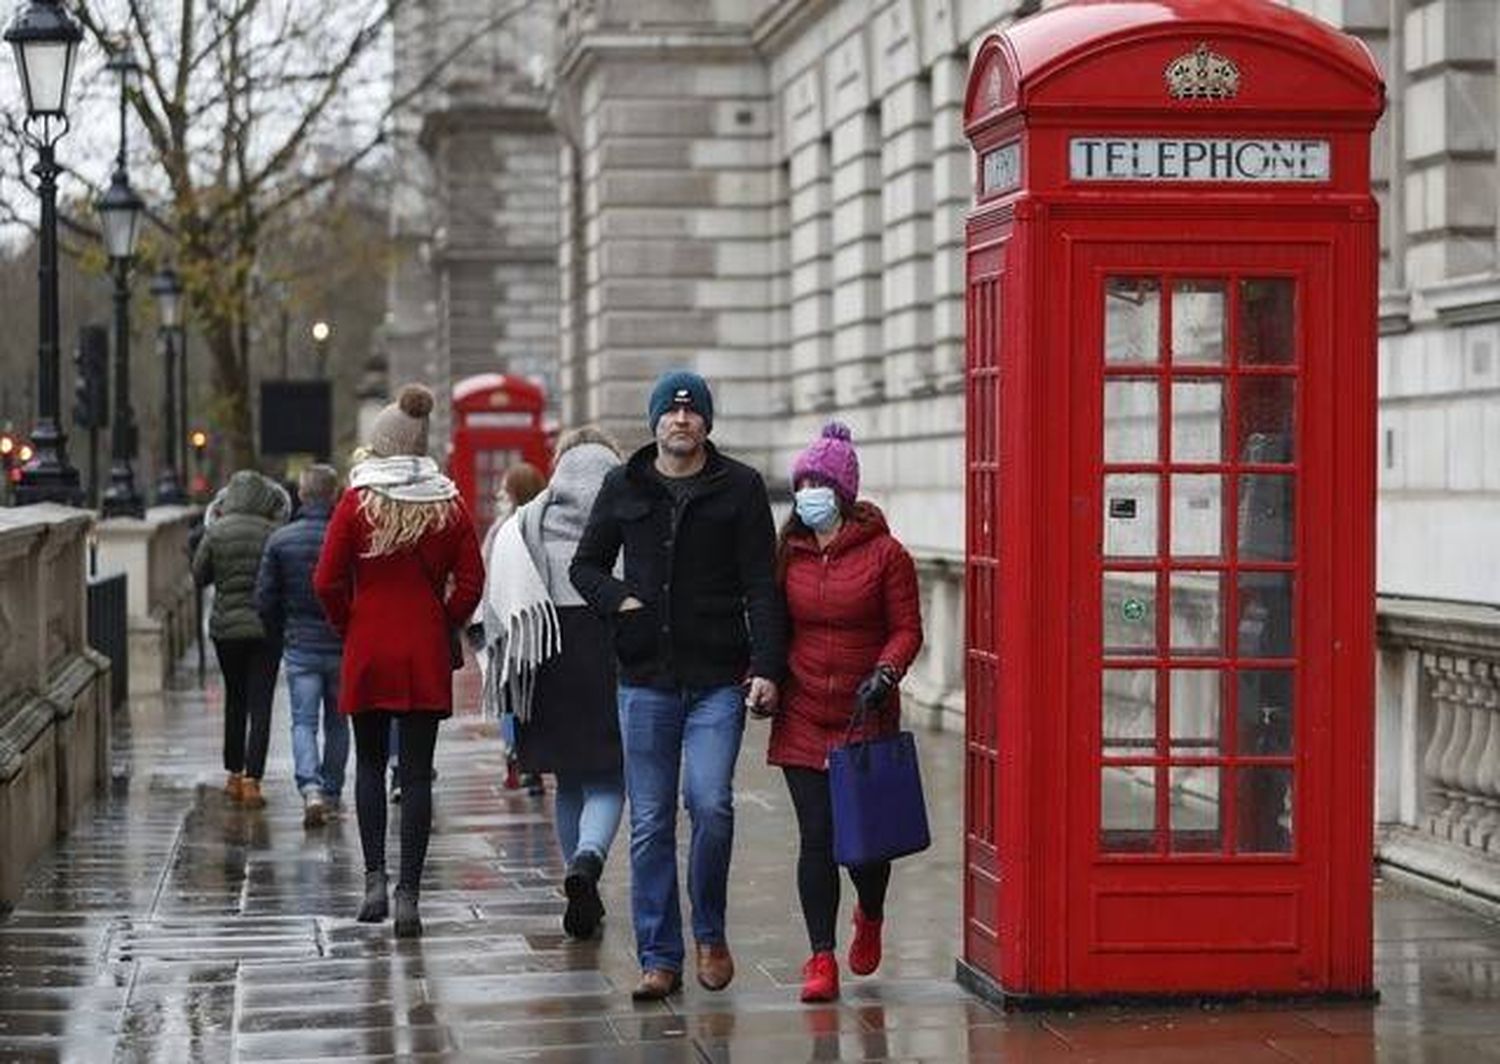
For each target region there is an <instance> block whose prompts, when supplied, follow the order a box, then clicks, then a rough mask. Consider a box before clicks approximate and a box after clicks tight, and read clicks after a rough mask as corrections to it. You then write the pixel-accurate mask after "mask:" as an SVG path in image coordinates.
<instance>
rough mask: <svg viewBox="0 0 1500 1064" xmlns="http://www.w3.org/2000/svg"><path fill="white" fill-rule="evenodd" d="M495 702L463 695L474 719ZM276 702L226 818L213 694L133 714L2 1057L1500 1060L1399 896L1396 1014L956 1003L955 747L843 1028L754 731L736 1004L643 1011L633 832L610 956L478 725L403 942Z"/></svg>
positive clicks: (1497, 1019) (6, 1003)
mask: <svg viewBox="0 0 1500 1064" xmlns="http://www.w3.org/2000/svg"><path fill="white" fill-rule="evenodd" d="M472 679H473V678H472V677H471V676H469V675H461V676H460V678H459V682H460V687H461V689H465V692H466V693H467V689H468V688H469V686H470V685H471V684H472ZM182 682H183V683H184V684H186V683H187V681H186V679H185V678H184V679H183V681H182ZM278 699H279V700H278V703H277V707H276V712H275V719H274V723H273V730H272V747H271V766H270V768H269V770H268V772H267V781H268V786H267V795H268V799H269V801H270V805H269V808H267V809H266V810H265V811H264V812H261V813H251V812H246V811H243V810H240V809H237V808H232V807H229V806H227V805H226V804H225V802H224V800H223V798H222V796H221V795H220V794H219V791H218V787H219V785H220V783H221V782H222V773H221V772H220V770H219V760H218V748H219V739H220V721H221V717H220V712H219V708H218V707H219V695H218V691H217V687H216V686H215V685H214V684H213V681H212V679H211V681H210V689H209V690H208V691H207V692H200V691H198V690H197V689H196V688H189V687H184V688H183V689H180V690H177V691H174V692H172V693H170V694H169V695H168V696H167V697H166V698H165V699H164V700H158V701H156V702H142V701H138V702H136V703H135V704H134V705H133V706H132V707H131V712H130V713H128V714H124V713H122V714H120V715H119V717H118V718H117V731H116V737H115V738H116V746H115V755H114V761H115V782H114V786H113V787H112V789H111V791H110V794H109V795H108V796H107V798H106V799H104V800H102V801H101V802H99V803H98V804H97V805H96V806H95V809H94V811H93V813H92V815H91V816H88V817H86V818H85V820H84V821H82V822H81V823H80V824H79V825H77V827H76V830H75V831H74V833H73V835H72V836H71V837H70V838H69V839H68V840H67V841H66V842H65V843H64V844H63V845H62V846H60V847H59V848H58V849H57V850H56V851H55V853H54V854H53V855H52V856H51V857H50V858H49V859H47V860H45V861H44V862H42V863H41V864H40V865H39V866H38V867H37V868H36V869H34V870H33V874H32V877H31V882H30V886H29V889H28V892H27V894H26V895H25V897H24V898H23V900H22V902H21V903H20V905H19V906H18V907H17V909H16V911H15V912H14V913H13V914H11V916H10V917H9V918H8V919H6V920H3V921H0V1060H78V1061H89V1062H94V1061H107V1060H111V1059H113V1060H120V1061H137V1060H142V1061H144V1060H162V1061H185V1060H204V1061H229V1060H235V1061H251V1060H271V1059H279V1060H320V1061H321V1060H378V1059H390V1058H392V1057H400V1058H403V1059H405V1058H410V1059H420V1060H454V1061H460V1060H461V1061H471V1060H475V1061H478V1060H513V1059H526V1060H532V1061H542V1062H549V1064H550V1062H564V1061H608V1062H609V1064H627V1062H631V1061H642V1062H646V1061H649V1062H653V1064H654V1062H664V1064H670V1062H676V1061H731V1060H738V1061H741V1062H751V1064H762V1062H770V1061H791V1060H839V1059H845V1060H932V1061H947V1060H964V1059H990V1060H1012V1061H1015V1060H1022V1061H1038V1062H1047V1061H1068V1062H1075V1061H1076V1062H1079V1064H1082V1062H1085V1061H1111V1062H1114V1061H1139V1062H1143V1064H1144V1062H1152V1064H1155V1062H1172V1061H1183V1062H1198V1061H1211V1062H1213V1064H1230V1062H1231V1061H1233V1062H1240V1061H1262V1060H1264V1061H1276V1062H1282V1064H1285V1062H1286V1061H1289V1060H1290V1061H1303V1062H1330V1064H1333V1062H1336V1064H1355V1062H1362V1061H1375V1060H1379V1061H1422V1062H1425V1064H1442V1062H1450V1061H1451V1062H1460V1064H1478V1062H1482V1061H1500V1008H1497V1007H1496V1005H1497V1002H1500V927H1497V926H1496V925H1494V924H1491V923H1488V922H1486V921H1483V920H1481V919H1479V918H1477V917H1475V916H1473V915H1470V914H1468V913H1466V912H1464V911H1462V910H1457V909H1452V908H1448V907H1446V906H1443V905H1440V904H1438V903H1436V902H1433V901H1430V900H1427V899H1425V898H1423V897H1422V896H1420V895H1416V894H1412V893H1409V892H1405V891H1401V890H1398V889H1395V888H1392V887H1389V886H1382V887H1381V888H1380V889H1379V891H1378V898H1379V907H1378V914H1379V922H1378V927H1377V932H1376V935H1377V942H1376V955H1377V962H1378V966H1379V967H1378V972H1379V978H1380V982H1381V990H1382V993H1383V995H1384V996H1383V1002H1382V1004H1381V1005H1380V1006H1379V1007H1378V1008H1369V1007H1363V1006H1342V1007H1336V1008H1335V1007H1330V1008H1303V1009H1274V1008H1253V1009H1214V1010H1197V1009H1179V1010H1152V1011H1129V1012H1127V1011H1121V1010H1096V1011H1091V1012H1084V1013H1074V1014H1068V1013H1062V1014H1055V1015H1046V1016H1031V1015H1027V1016H1006V1015H1003V1014H1001V1013H999V1012H997V1011H995V1010H993V1009H991V1008H990V1007H988V1006H987V1005H985V1004H983V1003H981V1002H979V1001H977V1000H975V999H973V998H970V997H968V996H967V995H965V994H964V993H963V992H962V991H961V990H960V989H959V988H958V987H957V986H956V984H955V983H954V982H953V980H952V973H953V958H954V953H955V948H956V942H957V934H958V926H959V898H960V894H959V888H958V882H959V875H958V863H957V862H958V852H959V851H958V838H957V835H958V830H959V829H958V825H959V824H960V815H959V810H960V806H959V798H960V787H961V781H960V771H959V766H960V765H961V763H962V762H961V757H960V746H961V744H960V741H959V739H958V737H956V736H951V735H924V736H922V737H921V743H922V747H923V753H924V758H925V761H926V766H925V768H926V773H927V783H928V787H929V792H930V794H929V797H930V801H931V802H932V816H933V822H934V826H935V829H936V833H937V834H938V836H939V841H938V843H937V845H936V846H935V848H934V850H933V851H932V852H930V853H929V854H928V855H926V856H925V857H924V858H920V859H916V860H913V861H908V862H904V863H903V864H902V865H900V866H898V868H897V871H896V874H895V877H894V880H893V883H892V896H891V908H890V916H891V919H890V924H891V926H890V929H889V934H888V937H887V948H886V962H885V964H884V966H883V967H882V968H881V971H880V973H879V975H878V976H876V977H874V978H871V979H854V978H851V977H849V976H848V975H847V973H846V975H845V978H846V982H845V988H844V997H843V1000H842V1002H841V1003H840V1004H838V1005H837V1006H827V1007H817V1008H808V1007H804V1006H801V1005H800V1004H799V1003H798V1002H797V985H798V981H799V973H798V969H799V967H800V965H801V962H802V961H803V960H804V959H805V955H806V942H805V938H804V934H803V930H802V925H801V918H800V915H799V913H798V911H797V907H796V899H795V885H794V876H793V866H794V861H795V847H796V842H795V829H794V827H793V821H792V817H791V811H790V808H789V804H788V802H787V799H786V795H785V790H784V788H783V786H782V783H781V780H780V778H779V776H778V775H775V774H773V773H772V772H771V771H770V770H769V769H767V768H766V767H765V765H764V756H763V751H764V726H763V725H760V724H756V723H753V722H752V723H751V725H750V726H749V729H748V731H747V735H746V745H745V750H744V753H743V754H742V755H741V760H740V773H739V779H738V783H739V787H738V791H737V805H738V809H739V821H738V835H737V838H736V858H735V866H734V879H733V883H732V886H731V893H730V939H731V944H732V945H733V947H734V950H735V955H736V959H737V961H738V965H739V974H738V976H737V978H736V980H735V982H734V984H733V986H732V987H731V988H730V989H729V990H728V991H726V992H724V993H721V994H710V993H707V992H705V991H702V990H701V989H699V988H698V987H697V986H696V984H694V983H693V982H692V980H691V977H690V976H691V973H689V980H688V987H687V989H686V990H685V991H684V993H683V994H682V995H681V996H680V997H679V998H675V999H673V1000H672V1001H671V1002H670V1003H668V1004H656V1005H650V1006H640V1005H635V1004H633V1003H632V1002H631V1000H630V997H629V989H630V987H631V985H633V983H634V980H635V977H636V974H637V973H636V967H635V962H634V955H633V947H632V942H631V936H630V928H629V919H628V910H629V904H628V877H627V859H626V855H627V849H628V847H627V845H626V843H627V839H626V838H625V833H624V830H623V828H622V833H621V837H620V839H619V840H618V842H617V844H616V849H615V854H614V856H613V858H612V860H611V862H610V867H609V869H608V870H607V872H606V884H605V886H606V891H605V898H606V904H607V906H608V908H609V917H608V919H607V921H606V933H605V935H604V937H603V939H602V940H601V941H599V942H596V943H588V944H579V943H570V942H568V941H566V940H565V939H564V938H563V936H562V934H561V931H560V928H559V923H560V917H561V913H562V908H563V901H562V898H561V896H560V894H559V892H558V889H557V887H558V882H559V879H560V876H561V868H560V866H559V864H558V861H557V859H556V857H555V855H554V852H553V845H554V844H553V841H552V831H551V824H550V821H549V815H550V798H549V799H545V800H543V799H532V798H528V797H526V796H524V795H518V794H514V793H510V792H505V791H503V790H501V789H500V787H499V781H500V780H501V778H502V775H503V768H502V760H501V756H500V752H499V748H498V746H497V744H496V743H495V741H494V740H493V739H491V738H489V737H488V735H487V729H486V728H484V726H483V725H482V724H481V723H480V722H479V721H477V720H476V719H474V718H473V717H465V716H462V715H460V716H458V717H455V719H454V720H452V721H450V722H448V723H447V724H445V725H444V731H443V736H442V739H441V740H440V742H439V745H438V769H439V780H438V783H437V799H436V813H435V826H434V837H433V842H432V849H431V852H430V856H429V860H428V871H427V879H426V884H425V887H424V892H423V906H422V907H423V917H424V920H425V923H426V925H427V935H426V937H425V938H424V939H422V940H420V941H416V942H405V943H401V944H399V945H398V944H397V943H396V942H395V941H394V940H393V939H392V938H391V937H390V927H389V924H387V925H384V926H381V927H367V926H364V925H360V924H356V923H354V922H353V920H352V914H353V912H354V910H355V907H356V904H357V901H358V897H359V894H360V879H361V861H360V857H359V843H358V838H357V832H356V830H355V824H354V819H353V814H352V809H351V810H350V812H349V814H348V815H347V816H346V817H345V819H344V820H342V821H341V822H339V823H336V824H333V825H330V826H329V827H326V828H323V829H320V830H317V831H314V832H304V830H303V829H302V827H301V816H300V806H299V804H298V801H297V797H296V794H295V792H294V790H293V787H292V784H291V781H290V751H289V748H290V742H289V736H288V715H287V711H286V705H285V700H284V689H283V690H282V691H281V692H280V693H279V695H278ZM352 768H353V766H352V760H351V766H350V771H351V780H350V787H349V788H346V791H347V792H348V793H347V794H346V796H347V797H351V798H352ZM943 825H946V826H947V828H946V830H944V828H943V827H942V826H943ZM394 827H395V821H394V818H393V823H392V828H393V830H394ZM392 853H393V856H394V850H393V851H392ZM849 904H850V903H849V902H848V901H847V898H846V906H845V911H846V913H847V911H848V907H849Z"/></svg>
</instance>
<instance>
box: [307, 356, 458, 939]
mask: <svg viewBox="0 0 1500 1064" xmlns="http://www.w3.org/2000/svg"><path fill="white" fill-rule="evenodd" d="M432 402H433V400H432V393H431V392H430V391H428V390H427V389H426V388H424V387H422V386H421V385H415V384H409V385H407V386H406V387H404V388H402V389H401V394H400V397H399V399H398V400H397V402H395V403H392V404H390V405H388V406H387V407H385V408H384V409H383V410H381V412H380V413H379V414H377V415H376V417H375V421H374V424H373V425H372V427H371V430H370V440H369V449H370V457H369V458H367V459H365V460H364V461H362V462H360V463H359V464H358V465H356V466H355V467H354V468H353V470H352V471H351V472H350V474H349V488H350V490H348V491H346V492H344V494H343V496H342V498H340V499H339V502H338V505H337V506H336V507H335V508H334V511H333V519H332V520H331V521H330V522H329V525H328V538H327V539H326V541H325V542H324V544H323V554H322V556H321V558H320V559H319V561H318V568H317V571H316V573H315V575H314V577H313V587H314V588H315V589H316V591H317V594H318V598H319V599H320V600H321V601H322V603H323V609H324V610H325V611H326V612H327V614H328V620H329V621H330V622H331V623H332V624H333V627H334V630H335V631H336V632H338V633H339V634H340V635H341V636H342V637H343V639H344V667H343V673H342V676H341V678H340V683H339V710H340V711H341V712H343V713H347V714H352V715H353V717H354V753H355V759H356V763H355V781H354V792H355V803H356V808H357V811H358V815H359V838H360V844H361V846H362V848H363V850H364V857H365V898H364V902H363V903H362V904H361V906H360V909H359V915H358V917H357V919H359V920H361V921H363V922H366V923H378V922H380V921H381V920H384V919H385V918H386V916H387V915H388V913H389V911H390V910H389V898H388V895H387V889H386V888H387V878H386V870H385V829H386V815H387V807H386V793H385V763H386V759H387V757H388V756H389V749H388V748H389V744H390V734H391V721H392V720H393V719H394V720H396V721H397V722H398V725H399V728H400V734H401V792H402V800H401V873H400V878H399V879H398V880H397V883H396V935H397V937H399V938H411V937H416V936H418V935H420V934H421V933H422V921H421V919H420V917H419V916H418V912H417V901H418V897H419V895H420V892H421V885H422V866H423V864H424V863H425V862H426V859H427V841H428V836H429V834H430V833H431V829H432V758H433V752H434V749H435V747H436V745H437V733H438V724H439V722H440V721H441V720H442V719H443V718H444V717H447V716H450V715H451V714H452V712H453V675H452V670H453V668H454V667H455V666H454V662H453V650H454V649H455V648H456V643H455V639H456V636H457V632H458V630H459V629H460V628H462V626H463V625H464V624H465V623H466V622H467V621H468V619H469V615H470V614H471V613H473V612H474V606H475V605H476V604H477V603H478V601H479V595H480V592H481V590H482V589H483V585H484V566H483V563H482V562H481V561H480V559H479V541H478V539H477V538H476V536H475V534H474V524H473V522H472V521H471V520H470V518H469V512H468V510H466V509H465V508H464V505H463V502H462V501H461V500H460V499H459V497H458V489H457V488H456V487H454V484H453V481H451V480H449V479H448V478H447V477H446V476H444V475H443V474H442V473H441V472H439V470H438V467H437V463H436V462H434V461H433V460H432V459H431V458H429V457H428V456H427V431H428V417H429V415H430V414H431V413H432Z"/></svg>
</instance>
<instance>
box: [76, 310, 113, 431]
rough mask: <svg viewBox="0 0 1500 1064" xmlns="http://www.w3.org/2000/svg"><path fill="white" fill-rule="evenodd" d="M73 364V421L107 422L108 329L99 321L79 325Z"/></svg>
mask: <svg viewBox="0 0 1500 1064" xmlns="http://www.w3.org/2000/svg"><path fill="white" fill-rule="evenodd" d="M73 364H74V366H75V367H76V368H77V376H76V377H75V378H74V380H73V423H74V424H75V425H77V426H78V427H79V428H83V429H102V428H104V427H105V426H107V425H108V424H109V330H108V329H106V328H105V327H104V326H102V325H85V326H83V327H82V328H80V329H79V330H78V350H77V352H76V353H75V354H74V356H73Z"/></svg>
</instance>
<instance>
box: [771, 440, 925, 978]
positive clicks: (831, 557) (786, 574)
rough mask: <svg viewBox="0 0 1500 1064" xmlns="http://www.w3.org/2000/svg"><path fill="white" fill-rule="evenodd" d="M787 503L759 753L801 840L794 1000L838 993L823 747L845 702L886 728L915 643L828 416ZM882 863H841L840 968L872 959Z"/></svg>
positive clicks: (902, 554) (842, 730)
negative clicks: (779, 785)
mask: <svg viewBox="0 0 1500 1064" xmlns="http://www.w3.org/2000/svg"><path fill="white" fill-rule="evenodd" d="M792 485H793V487H794V488H795V490H796V496H795V503H796V505H795V507H794V508H793V511H792V515H791V516H790V517H789V518H788V519H787V522H786V524H785V526H783V528H782V530H781V539H780V543H779V552H778V568H779V572H780V574H781V578H782V587H783V589H784V591H785V594H786V603H787V610H788V612H789V614H790V620H791V625H790V628H791V641H790V644H789V652H788V654H787V664H788V672H789V674H790V675H789V678H788V681H787V686H786V688H785V690H784V693H783V694H782V698H781V708H780V710H779V711H778V712H777V714H776V717H775V718H774V719H773V721H772V723H771V740H770V750H769V753H768V757H767V760H768V761H770V763H771V764H773V765H779V766H780V767H781V770H782V772H783V774H784V775H785V776H786V785H787V789H788V790H789V791H790V792H791V795H792V805H793V806H794V807H795V809H796V811H797V826H798V829H799V831H800V833H801V847H800V850H799V852H798V855H797V893H798V895H799V896H800V898H801V901H802V916H803V919H804V920H805V921H806V923H807V937H808V941H809V943H810V944H811V946H812V957H811V958H809V960H808V961H807V963H806V964H805V965H803V968H802V1000H803V1001H832V1000H833V999H835V998H836V997H838V993H839V966H838V961H837V960H835V959H834V954H833V950H834V925H835V923H836V921H837V919H838V909H839V871H838V866H837V865H835V864H834V863H833V802H832V798H831V796H830V793H829V789H828V752H829V751H830V750H832V749H833V748H834V747H836V746H840V745H842V744H843V743H844V741H845V735H846V734H847V733H848V731H849V727H850V723H851V717H852V715H853V712H854V709H855V707H856V706H859V707H861V708H862V709H865V710H867V712H866V714H865V717H864V723H863V724H862V725H861V726H860V727H858V728H856V729H855V732H854V738H855V739H860V738H865V737H870V736H875V735H885V734H889V733H891V732H894V731H895V730H896V729H897V727H898V725H899V723H900V719H901V700H900V694H899V692H898V690H897V685H898V684H899V683H900V682H901V677H902V676H904V675H905V674H906V670H907V669H908V668H909V667H910V666H911V663H912V660H913V659H914V658H916V656H917V651H918V650H920V649H921V647H922V614H921V606H920V604H919V602H918V599H917V571H916V566H915V565H913V564H912V560H911V555H910V554H908V553H907V551H906V548H905V547H903V546H902V545H901V543H900V542H899V541H898V540H897V539H896V537H895V536H893V535H891V531H890V528H889V526H887V525H886V522H885V515H884V514H882V513H881V512H880V510H879V508H877V507H876V506H875V505H874V504H873V503H870V502H864V501H857V500H858V496H859V457H858V455H857V454H856V453H855V451H854V445H853V444H852V443H851V442H850V434H849V429H848V428H847V427H845V426H844V425H841V424H839V423H838V422H833V423H830V424H829V425H827V426H825V427H824V429H823V434H822V436H820V437H819V438H818V439H816V440H814V441H813V442H812V443H811V444H810V445H809V446H808V447H807V449H806V450H805V451H803V452H802V453H801V454H799V455H798V456H797V459H796V461H795V462H794V463H793V466H792ZM890 877H891V864H890V862H889V861H883V862H881V863H880V864H876V865H866V866H863V867H859V868H851V869H850V870H849V878H850V879H852V880H853V881H854V890H855V893H856V894H857V895H858V904H857V905H856V907H855V909H854V940H853V942H852V943H851V944H850V946H849V969H850V970H851V971H852V972H854V973H855V974H856V975H869V974H870V973H872V972H873V971H875V969H876V968H877V967H879V966H880V937H881V927H882V922H883V920H884V918H885V892H886V885H887V884H888V883H889V882H890Z"/></svg>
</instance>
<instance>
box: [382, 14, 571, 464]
mask: <svg viewBox="0 0 1500 1064" xmlns="http://www.w3.org/2000/svg"><path fill="white" fill-rule="evenodd" d="M553 26H554V15H553V12H552V10H551V9H550V5H549V4H547V3H534V4H529V5H526V4H503V5H491V4H478V3H473V2H471V0H433V2H431V3H423V4H414V5H401V6H400V7H398V8H397V22H396V31H395V35H394V36H395V63H394V71H395V78H394V82H393V85H394V92H395V94H396V98H397V101H398V107H397V108H396V114H395V116H394V119H393V122H392V139H393V145H394V148H395V152H394V155H395V169H396V174H395V176H396V181H395V186H396V187H395V189H394V192H393V195H392V209H391V233H392V237H393V243H394V252H395V258H394V262H393V263H392V269H391V275H390V276H391V280H390V291H389V297H388V314H387V320H386V324H385V329H384V344H385V348H386V351H385V354H386V357H387V359H388V362H389V377H390V380H391V381H392V383H393V384H396V385H399V384H400V383H402V382H403V381H408V380H422V381H426V382H428V383H430V384H431V385H432V386H433V388H434V390H435V391H436V392H437V393H438V394H439V395H443V394H448V393H450V392H451V389H452V387H453V384H454V382H455V381H458V380H461V379H462V378H464V377H466V376H470V375H472V374H476V373H490V372H495V371H497V370H500V371H503V372H508V373H514V374H518V375H520V376H525V377H533V378H536V379H537V380H538V381H540V382H542V383H544V384H545V385H546V386H547V387H548V388H549V390H552V389H555V387H556V385H555V382H554V375H555V373H556V366H557V323H558V316H559V303H558V298H559V295H558V267H557V260H556V248H557V232H558V209H559V204H558V198H557V181H558V172H557V168H558V150H557V138H556V135H555V133H554V131H553V127H552V124H551V122H550V121H549V119H548V114H547V112H548V92H547V81H546V74H547V71H548V69H549V68H550V63H551V50H552V41H553ZM437 410H438V413H437V415H436V417H435V422H434V425H433V438H434V439H435V440H443V439H446V438H447V437H448V434H449V424H448V419H447V404H444V403H439V404H438V408H437Z"/></svg>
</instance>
